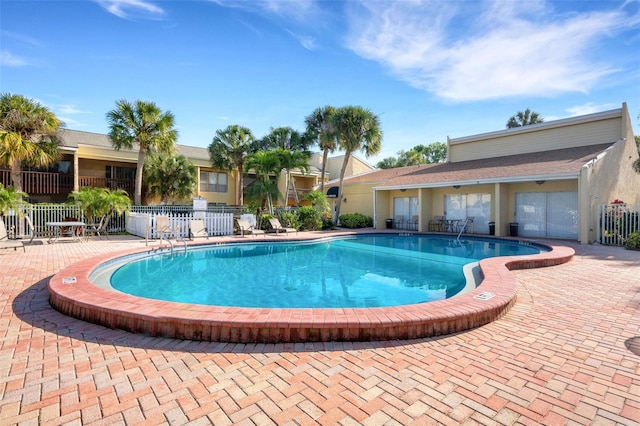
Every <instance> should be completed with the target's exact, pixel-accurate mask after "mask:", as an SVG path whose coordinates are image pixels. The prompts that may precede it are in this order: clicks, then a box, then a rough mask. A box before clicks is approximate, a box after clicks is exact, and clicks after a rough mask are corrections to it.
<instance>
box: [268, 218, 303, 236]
mask: <svg viewBox="0 0 640 426" xmlns="http://www.w3.org/2000/svg"><path fill="white" fill-rule="evenodd" d="M269 223H270V224H271V229H273V232H275V233H276V234H278V233H280V232H285V233H286V234H287V235H289V232H295V233H296V234H297V233H298V230H297V229H296V228H285V227H283V226H282V225H281V224H280V221H279V220H278V219H276V218H275V217H273V218H271V219H269Z"/></svg>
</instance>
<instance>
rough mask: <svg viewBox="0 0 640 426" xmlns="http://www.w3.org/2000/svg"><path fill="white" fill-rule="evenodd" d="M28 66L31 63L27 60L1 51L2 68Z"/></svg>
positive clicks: (0, 62) (0, 64) (0, 61)
mask: <svg viewBox="0 0 640 426" xmlns="http://www.w3.org/2000/svg"><path fill="white" fill-rule="evenodd" d="M27 65H29V62H28V61H27V60H26V59H23V58H21V57H19V56H15V55H14V54H13V53H11V52H9V51H7V50H3V51H0V66H3V67H11V68H20V67H26V66H27Z"/></svg>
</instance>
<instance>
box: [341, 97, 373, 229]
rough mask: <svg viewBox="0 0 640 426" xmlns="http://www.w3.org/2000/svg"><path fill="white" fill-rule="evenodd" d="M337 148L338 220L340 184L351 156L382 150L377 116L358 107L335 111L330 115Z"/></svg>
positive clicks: (367, 154)
mask: <svg viewBox="0 0 640 426" xmlns="http://www.w3.org/2000/svg"><path fill="white" fill-rule="evenodd" d="M331 122H332V126H333V129H334V131H335V135H336V139H337V141H338V146H339V147H340V149H341V150H343V151H344V152H345V153H344V161H343V163H342V168H341V169H340V180H339V183H338V205H337V207H336V218H338V220H339V218H340V207H341V205H342V183H343V181H344V174H345V172H346V170H347V164H348V163H349V159H350V158H351V154H352V153H353V152H355V151H362V152H364V155H365V156H366V157H370V156H371V155H374V154H377V153H378V152H380V149H381V148H382V129H381V128H380V120H379V119H378V116H377V115H375V114H373V113H372V112H371V111H369V110H368V109H365V108H362V107H359V106H346V107H341V108H338V109H336V111H335V113H334V114H333V115H331Z"/></svg>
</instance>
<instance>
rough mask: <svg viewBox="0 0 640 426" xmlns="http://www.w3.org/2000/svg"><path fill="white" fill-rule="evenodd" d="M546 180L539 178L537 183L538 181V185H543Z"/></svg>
mask: <svg viewBox="0 0 640 426" xmlns="http://www.w3.org/2000/svg"><path fill="white" fill-rule="evenodd" d="M544 182H545V181H543V180H537V181H536V183H537V184H538V185H542V184H543V183H544Z"/></svg>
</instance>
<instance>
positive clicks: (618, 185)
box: [580, 114, 640, 244]
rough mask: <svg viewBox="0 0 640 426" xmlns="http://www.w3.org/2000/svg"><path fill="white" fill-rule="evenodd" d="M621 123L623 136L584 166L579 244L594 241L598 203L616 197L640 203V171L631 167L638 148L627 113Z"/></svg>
mask: <svg viewBox="0 0 640 426" xmlns="http://www.w3.org/2000/svg"><path fill="white" fill-rule="evenodd" d="M624 116H625V117H627V119H626V120H624V121H623V122H622V123H621V128H622V130H621V131H622V133H623V134H624V135H625V136H624V139H621V140H619V141H618V142H617V143H616V144H615V145H613V146H612V147H610V148H609V149H608V150H607V151H606V152H605V153H604V154H602V155H600V156H599V157H598V158H597V159H594V160H593V161H591V162H589V163H588V164H586V165H585V167H583V169H582V171H581V177H580V179H581V180H580V195H581V200H580V210H581V213H583V214H584V215H583V216H581V222H580V233H581V239H580V241H581V242H582V243H585V244H586V243H591V242H593V241H595V239H596V236H597V232H596V227H597V226H598V218H599V211H600V206H601V205H602V204H609V203H611V202H612V201H614V200H616V199H618V200H622V201H624V202H626V203H628V204H640V174H638V173H636V172H635V171H634V170H633V163H634V162H635V161H636V160H637V159H638V150H637V147H636V144H635V138H634V135H633V132H632V127H631V123H630V121H629V116H628V114H624Z"/></svg>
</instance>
